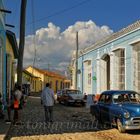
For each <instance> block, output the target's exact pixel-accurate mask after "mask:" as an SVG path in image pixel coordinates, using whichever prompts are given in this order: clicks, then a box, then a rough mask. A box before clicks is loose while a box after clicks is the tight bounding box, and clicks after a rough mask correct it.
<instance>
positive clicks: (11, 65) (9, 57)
mask: <svg viewBox="0 0 140 140" xmlns="http://www.w3.org/2000/svg"><path fill="white" fill-rule="evenodd" d="M18 55H19V54H18V46H17V41H16V36H15V34H14V33H13V32H11V31H9V30H6V60H5V72H6V87H5V88H6V98H7V101H10V99H11V92H12V91H13V90H14V87H15V73H16V61H17V59H18Z"/></svg>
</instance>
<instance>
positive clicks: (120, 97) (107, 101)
mask: <svg viewBox="0 0 140 140" xmlns="http://www.w3.org/2000/svg"><path fill="white" fill-rule="evenodd" d="M91 114H92V115H93V116H94V117H95V119H96V120H98V121H99V122H101V123H109V124H113V125H116V126H117V128H118V130H119V131H120V132H121V133H124V132H125V131H126V130H135V129H140V94H138V93H137V92H135V91H126V90H125V91H121V90H118V91H117V90H115V91H105V92H103V93H102V94H101V96H100V98H99V101H98V102H97V103H96V104H94V105H92V106H91Z"/></svg>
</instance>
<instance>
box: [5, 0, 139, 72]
mask: <svg viewBox="0 0 140 140" xmlns="http://www.w3.org/2000/svg"><path fill="white" fill-rule="evenodd" d="M27 1H28V2H27V20H26V38H25V50H24V66H25V67H26V66H28V65H31V64H32V62H33V59H34V57H35V55H34V48H35V47H36V49H37V55H36V63H35V64H36V67H40V68H44V69H47V66H48V63H49V65H50V68H49V69H54V68H55V69H57V70H60V71H62V70H64V69H66V67H67V65H69V63H70V60H71V56H72V54H73V51H74V50H75V33H76V31H78V32H79V48H80V49H82V48H86V47H89V46H90V45H92V44H94V43H95V42H96V41H98V40H100V39H102V38H103V37H106V36H108V35H110V34H112V33H113V32H117V31H118V30H120V29H122V28H124V27H126V26H128V25H129V24H132V23H133V22H135V21H137V20H139V19H140V8H139V7H140V0H27ZM20 2H21V0H5V7H6V9H8V10H11V11H12V14H7V20H6V22H7V23H8V24H13V25H15V28H14V29H10V30H12V31H14V32H15V33H16V35H17V38H19V13H20ZM32 2H33V3H34V14H33V15H34V19H35V24H34V26H35V30H33V24H31V23H32V21H33V17H32V4H33V3H32ZM35 32H36V34H34V33H35ZM33 38H35V41H34V39H33Z"/></svg>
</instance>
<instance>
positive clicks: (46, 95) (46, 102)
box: [41, 83, 55, 123]
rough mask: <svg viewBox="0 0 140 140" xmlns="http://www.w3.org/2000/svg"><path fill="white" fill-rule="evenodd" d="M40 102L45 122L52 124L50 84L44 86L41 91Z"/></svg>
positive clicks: (53, 100) (52, 103) (52, 96)
mask: <svg viewBox="0 0 140 140" xmlns="http://www.w3.org/2000/svg"><path fill="white" fill-rule="evenodd" d="M41 101H42V104H43V106H44V110H45V121H46V123H48V122H53V106H54V104H55V96H54V91H53V90H52V89H51V87H50V83H47V84H46V87H45V88H44V90H43V91H42V94H41Z"/></svg>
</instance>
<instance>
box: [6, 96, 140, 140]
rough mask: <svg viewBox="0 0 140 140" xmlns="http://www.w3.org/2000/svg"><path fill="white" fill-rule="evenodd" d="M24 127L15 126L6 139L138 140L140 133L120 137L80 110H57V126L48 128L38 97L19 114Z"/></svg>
mask: <svg viewBox="0 0 140 140" xmlns="http://www.w3.org/2000/svg"><path fill="white" fill-rule="evenodd" d="M20 118H21V125H16V126H14V125H12V126H11V129H10V131H9V133H8V136H7V138H6V139H8V140H9V139H12V140H18V139H20V140H22V139H24V140H27V139H29V140H30V139H33V140H39V139H41V140H44V139H47V140H85V139H88V140H93V139H94V140H104V139H105V140H113V139H115V140H139V139H140V134H139V131H138V132H137V131H135V133H134V132H129V133H126V134H120V133H119V132H118V130H117V129H115V128H114V129H108V130H107V129H106V130H105V129H99V128H98V127H97V123H96V122H93V121H92V117H91V115H90V113H89V110H88V109H86V108H85V107H81V106H64V105H60V104H56V105H55V107H54V122H53V123H52V124H48V125H45V123H44V110H43V106H42V105H41V104H40V98H39V97H29V99H28V103H27V105H26V106H25V107H24V109H23V110H22V111H20Z"/></svg>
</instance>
